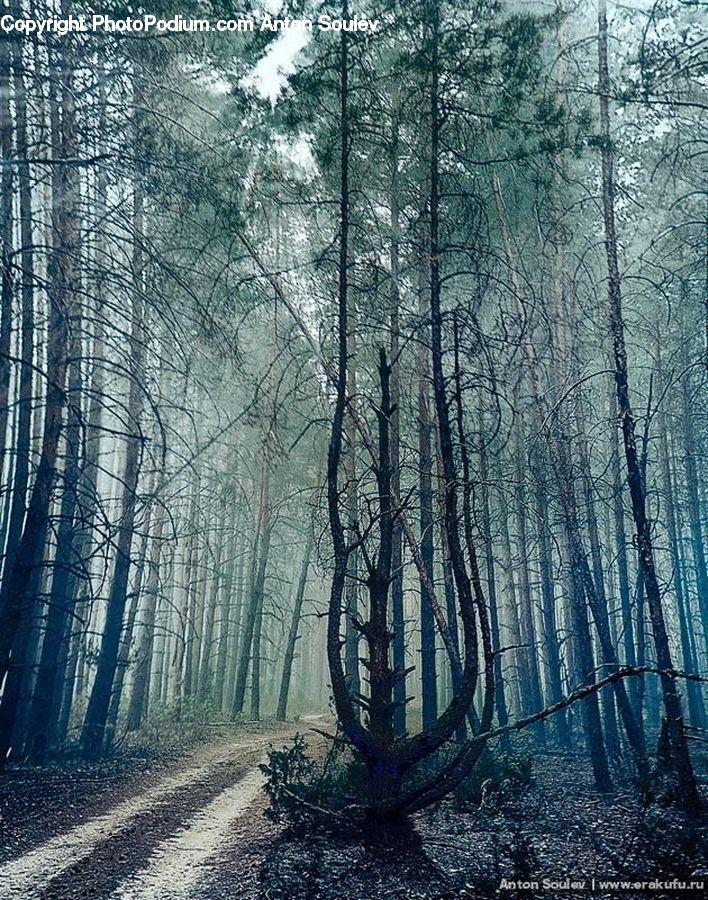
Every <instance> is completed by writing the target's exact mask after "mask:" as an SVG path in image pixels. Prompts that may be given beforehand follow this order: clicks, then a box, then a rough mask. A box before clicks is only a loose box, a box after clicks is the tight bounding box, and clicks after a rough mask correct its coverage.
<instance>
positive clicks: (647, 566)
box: [598, 0, 701, 809]
mask: <svg viewBox="0 0 708 900" xmlns="http://www.w3.org/2000/svg"><path fill="white" fill-rule="evenodd" d="M607 45H608V31H607V6H606V0H599V8H598V88H599V95H600V131H601V137H602V142H601V161H602V209H603V221H604V230H605V252H606V257H607V272H608V280H607V285H608V301H609V314H610V333H611V335H612V342H613V352H614V374H615V386H616V389H617V405H618V408H619V415H620V425H621V428H622V437H623V441H624V450H625V461H626V464H627V484H628V488H629V495H630V499H631V504H632V516H633V518H634V524H635V529H636V537H637V548H638V551H639V558H640V565H641V569H642V574H643V578H644V586H645V590H646V597H647V603H648V606H649V616H650V618H651V624H652V631H653V637H654V646H655V648H656V657H657V663H658V665H659V668H660V669H663V670H664V671H667V672H668V671H669V670H671V669H673V662H672V659H671V651H670V648H669V639H668V634H667V631H666V623H665V620H664V610H663V605H662V599H661V589H660V587H659V580H658V577H657V573H656V567H655V561H654V547H653V542H652V535H651V525H650V521H649V518H648V516H647V512H646V489H645V486H644V478H643V473H642V468H641V465H640V461H639V454H638V452H637V439H636V433H635V422H634V413H633V411H632V407H631V403H630V397H629V377H628V366H627V351H626V347H625V338H624V321H623V318H622V293H621V279H620V272H619V260H618V250H617V231H616V223H615V178H614V153H613V148H612V143H611V135H610V112H609V109H610V107H609V102H610V75H609V65H608V48H607ZM661 689H662V697H663V701H664V711H665V719H664V722H663V724H662V742H661V746H660V751H661V762H662V765H663V766H665V767H666V769H667V770H669V771H671V772H672V773H673V774H674V775H675V776H676V778H677V781H678V785H677V786H676V793H675V799H676V801H677V802H678V803H680V804H681V805H683V806H685V807H686V808H690V809H696V808H698V807H699V806H700V803H701V801H700V797H699V795H698V789H697V786H696V781H695V777H694V775H693V769H692V766H691V759H690V756H689V753H688V747H687V743H686V736H685V734H684V730H683V712H682V708H681V698H680V696H679V693H678V689H677V687H676V682H675V680H674V679H673V678H671V677H670V676H669V675H668V674H665V675H662V676H661Z"/></svg>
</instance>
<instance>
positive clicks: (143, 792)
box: [0, 730, 292, 900]
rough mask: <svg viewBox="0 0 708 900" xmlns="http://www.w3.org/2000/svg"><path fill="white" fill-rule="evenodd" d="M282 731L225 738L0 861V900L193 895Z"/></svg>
mask: <svg viewBox="0 0 708 900" xmlns="http://www.w3.org/2000/svg"><path fill="white" fill-rule="evenodd" d="M291 733H292V731H291V730H290V731H287V730H280V731H274V732H273V733H260V734H254V735H252V736H246V735H244V736H241V737H236V736H234V737H232V738H231V739H229V740H221V741H218V742H215V743H213V744H209V745H208V746H206V747H202V748H199V750H198V751H197V752H195V753H193V754H191V755H190V756H189V757H187V758H186V759H185V760H183V762H182V764H181V765H180V767H179V768H178V770H177V771H175V772H172V773H170V774H166V775H163V776H162V777H161V778H160V779H159V780H158V781H157V782H156V783H154V784H151V785H146V784H145V783H142V784H139V785H136V786H135V792H134V793H132V794H130V795H128V796H127V797H126V798H125V799H124V800H122V801H121V802H119V803H117V804H116V805H114V806H113V807H112V808H111V809H109V810H108V811H103V812H102V813H101V814H98V815H94V816H90V817H89V818H88V819H87V820H86V821H83V822H80V823H77V824H76V825H74V826H73V827H70V828H69V829H68V830H65V831H63V832H62V833H60V834H56V835H54V836H52V837H50V838H49V839H48V840H46V841H44V842H43V843H41V844H39V846H37V847H35V848H33V849H31V850H29V851H28V852H26V853H23V854H22V855H20V856H18V857H17V858H16V859H13V860H10V861H9V862H6V863H4V864H3V865H0V900H69V898H79V897H81V898H106V900H108V898H113V900H148V898H149V900H176V898H189V897H192V896H194V895H195V894H196V893H197V892H198V885H199V883H200V882H201V881H202V880H203V878H205V877H207V876H208V875H209V863H210V861H211V860H212V859H216V858H218V857H219V855H220V852H221V850H222V848H223V846H224V845H225V844H228V843H229V840H230V838H231V837H232V833H231V832H232V828H233V826H234V824H235V823H236V822H237V820H239V819H240V818H241V817H242V816H243V815H244V813H246V812H247V811H248V810H249V807H252V806H253V805H254V804H255V806H256V807H261V806H262V798H263V795H262V791H261V788H262V783H263V777H262V774H261V772H260V769H259V768H258V763H259V762H261V761H263V760H264V759H265V752H266V750H267V748H268V746H269V745H277V744H278V743H284V742H285V741H286V740H287V739H288V737H289V736H290V734H291ZM258 815H259V816H260V810H258ZM246 819H248V817H246ZM47 830H48V832H50V833H51V825H50V824H48V829H47Z"/></svg>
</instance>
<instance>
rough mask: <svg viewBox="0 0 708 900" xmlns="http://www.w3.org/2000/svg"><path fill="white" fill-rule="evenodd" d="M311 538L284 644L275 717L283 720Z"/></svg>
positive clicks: (308, 567) (308, 564)
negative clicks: (281, 673) (286, 639)
mask: <svg viewBox="0 0 708 900" xmlns="http://www.w3.org/2000/svg"><path fill="white" fill-rule="evenodd" d="M312 547H313V540H312V536H311V535H310V536H308V538H307V543H306V544H305V552H304V554H303V557H302V564H301V566H300V577H299V578H298V582H297V590H296V591H295V602H294V604H293V611H292V615H291V617H290V629H289V630H288V641H287V644H286V646H285V655H284V659H283V675H282V678H281V679H280V693H279V694H278V709H277V712H276V715H275V717H276V719H278V721H279V722H284V721H285V717H286V713H287V709H288V694H289V692H290V679H291V677H292V671H293V661H294V659H295V645H296V644H297V641H298V639H299V635H298V632H299V630H300V619H301V617H302V605H303V603H304V601H305V587H306V586H307V574H308V572H309V570H310V557H311V556H312Z"/></svg>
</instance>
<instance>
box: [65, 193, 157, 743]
mask: <svg viewBox="0 0 708 900" xmlns="http://www.w3.org/2000/svg"><path fill="white" fill-rule="evenodd" d="M133 202H134V219H135V221H134V233H135V238H134V241H135V243H134V260H133V267H134V291H135V293H134V298H133V309H132V325H131V336H130V385H129V388H128V421H129V427H131V428H134V429H135V430H136V432H138V429H139V428H140V417H141V412H142V406H143V378H144V368H145V345H144V331H143V315H144V302H143V291H144V285H143V260H142V248H141V246H140V241H142V236H143V221H142V217H143V210H142V206H143V199H142V194H141V191H140V189H139V188H138V187H137V186H136V188H135V193H134V200H133ZM141 447H142V440H141V438H140V437H139V433H136V434H134V435H132V436H130V437H129V438H128V439H127V441H126V453H125V466H124V469H123V478H122V492H121V511H120V521H119V524H118V537H117V541H116V555H115V562H114V567H113V578H112V581H111V589H110V592H109V595H108V604H107V609H106V620H105V624H104V629H103V635H102V638H101V648H100V651H99V657H98V664H97V667H96V676H95V680H94V683H93V688H92V691H91V696H90V698H89V703H88V707H87V709H86V716H85V719H84V725H83V730H82V734H81V747H82V750H83V752H84V753H85V754H86V755H87V756H94V757H95V756H98V755H99V754H101V752H102V751H103V749H104V735H105V728H106V720H107V716H108V707H109V704H110V699H111V691H112V689H113V679H114V677H115V671H116V666H117V664H118V653H119V648H120V637H121V630H122V626H123V615H124V611H125V605H126V599H127V594H128V579H129V575H130V564H131V559H130V553H131V547H132V542H133V529H134V526H135V515H136V507H137V500H138V497H137V488H138V475H139V470H140V455H141Z"/></svg>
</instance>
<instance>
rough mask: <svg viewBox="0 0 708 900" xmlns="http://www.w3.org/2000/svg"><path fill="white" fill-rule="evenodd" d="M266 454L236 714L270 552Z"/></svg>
mask: <svg viewBox="0 0 708 900" xmlns="http://www.w3.org/2000/svg"><path fill="white" fill-rule="evenodd" d="M268 456H269V454H268V453H267V452H265V453H264V454H263V466H262V469H261V485H260V496H259V501H258V519H257V525H256V540H255V542H254V546H253V562H252V575H251V579H250V581H251V584H250V597H249V600H248V608H247V610H246V618H245V620H244V626H243V639H242V641H241V648H240V653H239V661H238V669H237V673H236V689H235V692H234V703H233V712H234V715H240V714H241V713H242V712H243V707H244V701H245V698H246V685H247V680H248V669H249V664H250V663H251V657H252V648H253V638H254V634H255V630H256V626H257V625H258V624H259V621H258V620H259V615H260V614H261V609H262V604H263V590H264V586H265V577H266V568H267V565H268V555H269V552H270V539H271V531H272V525H271V520H270V517H271V510H270V468H269V462H268Z"/></svg>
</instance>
